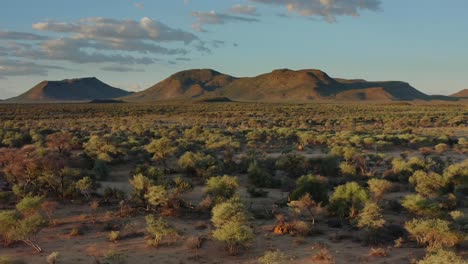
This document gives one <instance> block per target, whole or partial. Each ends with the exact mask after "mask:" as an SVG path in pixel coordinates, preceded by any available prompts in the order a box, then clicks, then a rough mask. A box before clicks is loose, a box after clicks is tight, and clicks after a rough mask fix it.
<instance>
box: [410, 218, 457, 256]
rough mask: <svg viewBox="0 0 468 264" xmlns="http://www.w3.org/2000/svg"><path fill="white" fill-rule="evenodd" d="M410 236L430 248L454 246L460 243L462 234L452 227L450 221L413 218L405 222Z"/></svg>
mask: <svg viewBox="0 0 468 264" xmlns="http://www.w3.org/2000/svg"><path fill="white" fill-rule="evenodd" d="M405 229H406V230H407V231H408V233H409V234H410V237H411V238H413V239H415V240H416V241H417V242H418V244H420V245H427V246H428V249H429V250H435V249H440V248H444V247H453V246H455V245H457V244H458V243H460V241H461V237H460V234H458V233H457V232H455V231H453V230H452V229H451V228H450V222H448V221H445V220H441V219H435V218H433V219H413V220H411V221H409V222H406V223H405Z"/></svg>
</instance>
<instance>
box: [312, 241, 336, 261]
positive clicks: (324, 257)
mask: <svg viewBox="0 0 468 264" xmlns="http://www.w3.org/2000/svg"><path fill="white" fill-rule="evenodd" d="M313 248H314V249H315V248H318V249H319V252H318V253H317V254H315V255H314V256H313V257H312V260H313V261H315V262H320V263H324V264H335V258H333V255H332V254H331V253H330V250H329V249H328V248H326V247H325V246H323V245H320V244H317V245H315V246H314V247H313Z"/></svg>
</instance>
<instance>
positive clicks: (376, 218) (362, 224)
mask: <svg viewBox="0 0 468 264" xmlns="http://www.w3.org/2000/svg"><path fill="white" fill-rule="evenodd" d="M384 225H385V220H384V218H383V216H382V210H381V209H380V208H379V206H378V205H377V204H376V203H373V202H367V203H366V205H365V206H364V208H363V209H362V210H361V212H359V214H358V216H357V226H358V227H359V228H365V229H368V230H377V229H380V228H382V227H383V226H384Z"/></svg>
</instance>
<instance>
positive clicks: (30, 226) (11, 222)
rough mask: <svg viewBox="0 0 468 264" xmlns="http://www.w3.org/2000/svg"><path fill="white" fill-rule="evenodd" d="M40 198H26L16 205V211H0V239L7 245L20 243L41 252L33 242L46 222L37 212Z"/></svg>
mask: <svg viewBox="0 0 468 264" xmlns="http://www.w3.org/2000/svg"><path fill="white" fill-rule="evenodd" d="M41 201H42V197H38V196H26V197H25V198H23V199H22V200H21V201H20V202H19V203H18V204H17V205H16V210H10V211H6V210H5V211H0V237H2V238H3V240H4V241H5V242H6V243H7V244H8V243H10V242H14V241H22V242H24V243H25V244H27V245H28V246H30V247H32V248H34V250H36V251H37V252H42V249H41V247H40V246H39V244H38V243H37V242H36V241H35V237H36V235H37V233H39V231H41V230H42V228H44V227H45V226H46V225H47V221H46V220H45V218H44V217H43V216H42V214H41V212H40V211H39V209H40V205H41Z"/></svg>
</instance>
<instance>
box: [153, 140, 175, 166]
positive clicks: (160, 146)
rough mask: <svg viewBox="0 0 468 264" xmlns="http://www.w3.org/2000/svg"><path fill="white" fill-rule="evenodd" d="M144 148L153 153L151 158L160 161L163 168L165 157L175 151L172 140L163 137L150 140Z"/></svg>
mask: <svg viewBox="0 0 468 264" xmlns="http://www.w3.org/2000/svg"><path fill="white" fill-rule="evenodd" d="M146 150H147V151H148V152H149V153H151V154H153V159H154V160H155V161H161V163H162V164H163V167H164V169H165V170H166V169H167V158H168V157H169V156H171V155H172V154H174V153H175V152H176V151H177V147H175V146H174V141H173V140H170V139H169V138H166V137H163V138H160V139H156V140H153V141H151V143H150V144H149V145H147V146H146Z"/></svg>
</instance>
